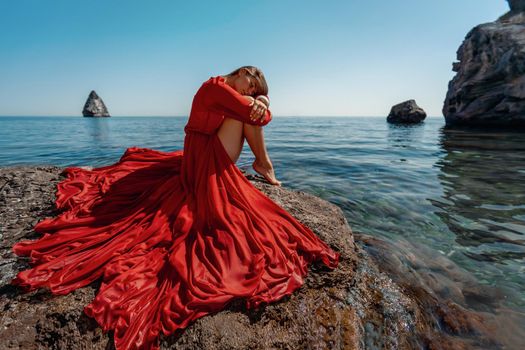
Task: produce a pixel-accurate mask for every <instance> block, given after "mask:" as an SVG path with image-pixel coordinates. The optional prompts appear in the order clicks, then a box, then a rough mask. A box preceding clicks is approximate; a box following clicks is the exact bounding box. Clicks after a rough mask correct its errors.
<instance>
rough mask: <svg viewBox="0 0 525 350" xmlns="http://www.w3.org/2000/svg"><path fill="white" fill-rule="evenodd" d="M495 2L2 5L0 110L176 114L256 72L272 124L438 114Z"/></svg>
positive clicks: (63, 0) (20, 1)
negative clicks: (198, 97)
mask: <svg viewBox="0 0 525 350" xmlns="http://www.w3.org/2000/svg"><path fill="white" fill-rule="evenodd" d="M506 11H508V4H507V2H506V1H505V0H436V1H428V0H396V1H392V0H367V1H363V0H341V1H339V0H330V1H320V0H319V1H312V0H310V1H308V0H306V1H305V0H303V1H300V0H297V1H291V0H267V1H265V0H262V1H257V2H254V1H239V0H235V1H234V0H231V1H229V0H223V1H207V0H201V1H196V2H190V1H174V0H143V1H139V0H90V1H81V0H45V1H44V0H16V1H14V0H0V115H3V116H6V115H10V116H28V115H34V116H40V115H55V116H77V115H81V111H82V107H83V105H84V102H85V100H86V98H87V96H88V94H89V92H90V91H91V90H95V91H96V92H97V93H98V95H99V96H100V97H102V99H103V100H104V102H105V104H106V105H107V107H108V109H109V112H110V114H111V115H114V116H187V115H188V114H189V112H190V108H191V101H192V99H193V96H194V94H195V92H196V91H197V89H198V88H199V87H200V86H201V84H202V83H203V82H204V81H206V80H207V79H208V78H209V77H211V76H216V75H222V74H227V73H229V72H231V71H232V70H234V69H235V68H238V67H240V66H243V65H254V66H257V67H259V68H261V69H262V71H263V72H264V74H265V77H266V80H267V82H268V85H269V97H270V100H271V107H270V109H271V111H272V113H273V114H274V115H280V116H386V115H388V113H389V111H390V108H391V107H392V106H393V105H394V104H397V103H399V102H402V101H405V100H408V99H412V98H413V99H415V100H416V102H417V103H418V104H419V106H421V107H422V108H423V109H425V110H426V111H427V114H428V115H429V116H441V115H442V113H441V109H442V106H443V101H444V99H445V95H446V91H447V86H448V82H449V80H450V79H452V77H453V75H454V72H452V62H454V61H455V60H456V51H457V49H458V47H459V45H460V44H461V42H462V41H463V39H464V38H465V35H466V34H467V32H468V31H469V30H470V29H472V28H473V27H474V26H476V25H478V24H481V23H485V22H490V21H493V20H496V19H497V18H498V17H499V16H501V15H502V14H504V13H505V12H506Z"/></svg>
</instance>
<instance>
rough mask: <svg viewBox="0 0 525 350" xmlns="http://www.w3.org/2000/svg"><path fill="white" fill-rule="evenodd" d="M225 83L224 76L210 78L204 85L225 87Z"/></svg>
mask: <svg viewBox="0 0 525 350" xmlns="http://www.w3.org/2000/svg"><path fill="white" fill-rule="evenodd" d="M225 81H226V80H225V79H224V77H223V76H222V75H216V76H212V77H210V78H209V79H208V80H206V81H205V82H204V83H202V85H209V84H214V85H224V84H225Z"/></svg>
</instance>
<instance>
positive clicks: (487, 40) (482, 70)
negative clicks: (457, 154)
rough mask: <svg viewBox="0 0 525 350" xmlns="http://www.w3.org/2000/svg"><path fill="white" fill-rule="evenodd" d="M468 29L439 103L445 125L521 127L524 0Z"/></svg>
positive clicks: (524, 121) (524, 112) (524, 110)
mask: <svg viewBox="0 0 525 350" xmlns="http://www.w3.org/2000/svg"><path fill="white" fill-rule="evenodd" d="M509 4H510V7H511V11H510V12H509V13H507V14H505V15H504V16H502V17H501V18H499V19H498V20H497V21H495V22H491V23H486V24H481V25H478V26H477V27H475V28H474V29H472V30H471V31H470V32H469V33H468V34H467V37H466V38H465V40H464V42H463V44H462V45H461V46H460V48H459V49H458V52H457V58H458V61H459V62H456V63H454V64H453V70H454V71H455V72H457V74H456V76H455V77H454V78H453V79H452V80H451V81H450V83H449V87H448V93H447V96H446V99H445V103H444V106H443V115H444V116H445V120H446V123H447V125H467V126H501V127H506V126H523V127H525V14H524V12H523V11H524V10H525V0H509Z"/></svg>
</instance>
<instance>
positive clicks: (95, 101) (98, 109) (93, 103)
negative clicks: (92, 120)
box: [82, 90, 110, 117]
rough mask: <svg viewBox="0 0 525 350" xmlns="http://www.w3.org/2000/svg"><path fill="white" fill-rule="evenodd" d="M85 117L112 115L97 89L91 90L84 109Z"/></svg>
mask: <svg viewBox="0 0 525 350" xmlns="http://www.w3.org/2000/svg"><path fill="white" fill-rule="evenodd" d="M82 115H83V116H84V117H110V115H109V112H108V109H107V108H106V105H105V104H104V101H102V99H101V98H100V97H99V96H98V95H97V93H96V92H95V90H91V92H90V93H89V96H88V98H87V100H86V103H85V104H84V108H83V109H82Z"/></svg>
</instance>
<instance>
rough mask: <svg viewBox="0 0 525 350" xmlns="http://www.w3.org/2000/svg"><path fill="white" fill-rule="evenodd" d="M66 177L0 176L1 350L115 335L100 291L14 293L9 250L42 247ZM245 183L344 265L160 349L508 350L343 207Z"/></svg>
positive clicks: (320, 269) (95, 341)
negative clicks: (40, 233)
mask: <svg viewBox="0 0 525 350" xmlns="http://www.w3.org/2000/svg"><path fill="white" fill-rule="evenodd" d="M60 173H61V168H58V167H50V166H42V167H10V168H0V220H1V222H2V223H3V224H2V226H1V231H0V234H1V235H2V245H1V246H0V254H1V255H0V257H1V260H0V272H1V276H2V279H1V284H0V310H2V313H1V315H0V326H1V327H0V339H2V342H1V343H0V348H2V349H20V348H23V349H35V348H37V349H112V348H113V339H112V334H111V332H110V333H107V334H104V333H103V332H102V331H101V329H100V328H99V327H98V326H97V324H96V322H95V321H94V320H93V319H90V318H89V317H87V316H86V315H85V314H84V313H83V311H82V310H83V307H84V306H85V305H87V304H88V303H89V302H90V301H91V300H92V299H93V298H94V296H95V295H96V292H97V288H98V286H99V285H98V283H93V284H91V285H89V286H86V287H84V288H80V289H78V290H76V291H74V292H72V293H70V294H68V295H65V296H55V295H52V294H50V293H49V292H47V291H46V290H38V291H35V292H31V293H26V294H23V293H21V292H20V290H18V289H17V288H15V287H13V286H11V285H9V281H10V280H11V279H12V278H13V277H14V276H15V274H16V272H17V271H19V270H22V269H25V268H27V267H28V265H27V263H26V260H25V259H23V258H18V257H15V256H14V255H13V253H12V252H11V246H12V245H13V244H14V243H15V242H17V241H18V240H21V239H27V238H30V239H33V238H36V236H35V234H34V232H33V231H32V227H33V226H34V225H35V224H36V223H37V222H38V221H39V220H41V219H42V218H44V217H46V216H54V215H55V214H56V213H55V211H54V193H55V188H56V184H57V183H58V182H59V181H60V179H61V175H60ZM247 177H248V178H249V179H250V180H251V181H252V183H253V184H254V185H255V186H256V187H257V188H259V189H260V190H261V191H263V192H264V193H266V194H267V195H268V196H269V197H270V198H271V199H272V200H274V201H275V202H277V203H278V204H279V205H281V206H282V207H284V208H285V209H286V210H288V211H289V212H290V213H291V214H292V215H294V216H295V217H296V218H297V219H298V220H299V221H301V222H302V223H304V224H305V225H307V226H308V227H310V228H311V229H312V230H313V231H314V232H315V233H316V234H318V235H319V236H320V237H321V238H322V239H323V240H324V241H326V242H327V243H328V244H329V245H330V246H332V247H333V248H335V249H336V250H338V251H340V252H341V261H340V265H339V267H338V268H336V269H335V270H333V271H330V270H328V269H326V268H325V267H324V266H323V265H321V264H313V265H311V266H310V269H309V273H308V276H307V278H306V282H305V284H304V285H303V286H302V287H301V288H300V289H298V290H297V291H296V292H295V293H294V294H292V295H290V296H287V297H285V298H283V299H282V300H280V301H278V302H276V303H273V304H268V305H264V306H263V307H262V308H261V309H259V310H246V309H245V308H244V305H243V303H242V302H241V301H239V302H233V303H231V304H230V306H229V307H228V308H226V309H225V310H223V311H221V312H218V313H216V314H213V315H208V316H205V317H202V318H200V319H198V320H197V321H196V322H194V323H193V324H192V325H190V326H189V327H188V328H186V329H185V330H182V331H180V332H179V333H177V334H174V335H171V336H167V337H162V338H161V349H420V348H427V349H469V348H494V349H498V348H503V345H502V344H501V343H500V342H498V340H497V339H495V338H494V336H493V329H492V328H491V327H493V323H492V321H493V320H492V319H491V318H490V315H487V314H486V313H483V312H472V311H467V310H466V309H464V308H463V307H462V306H461V305H460V304H459V303H458V302H455V301H454V300H453V299H451V298H448V299H446V298H444V297H443V296H440V295H438V294H436V293H435V292H434V291H433V288H430V287H429V286H427V285H425V284H423V283H422V282H421V281H420V279H419V278H415V277H414V275H413V274H410V270H407V269H406V268H405V266H406V265H407V264H406V263H405V262H404V261H402V258H400V257H398V256H395V255H392V254H391V253H389V252H388V249H392V247H390V246H388V244H387V243H386V242H383V241H381V240H378V239H375V238H373V237H369V236H366V235H363V234H355V235H354V234H353V232H352V230H351V229H350V227H349V225H348V222H347V220H346V218H345V217H344V214H343V212H342V210H341V209H340V208H339V207H337V206H335V205H333V204H330V203H328V202H327V201H324V200H322V199H320V198H318V197H315V196H313V195H310V194H308V193H305V192H300V191H291V190H288V189H285V188H280V187H275V186H271V185H268V184H266V183H264V182H262V181H261V180H260V178H259V177H257V176H252V175H247ZM354 237H356V238H357V239H356V241H354ZM363 247H364V249H363ZM404 254H408V255H410V252H404ZM434 289H439V288H434ZM472 293H474V294H475V293H476V291H472ZM459 295H463V293H460V292H458V296H459ZM459 299H460V298H459V297H458V300H459ZM511 331H512V330H509V332H511Z"/></svg>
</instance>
